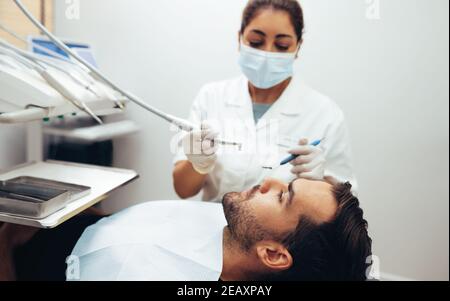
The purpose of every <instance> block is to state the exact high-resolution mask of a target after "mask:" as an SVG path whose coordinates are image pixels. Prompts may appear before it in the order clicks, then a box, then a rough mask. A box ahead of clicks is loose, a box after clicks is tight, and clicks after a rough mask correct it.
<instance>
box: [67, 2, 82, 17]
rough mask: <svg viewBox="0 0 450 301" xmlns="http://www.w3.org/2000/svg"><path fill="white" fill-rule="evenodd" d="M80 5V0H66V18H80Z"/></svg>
mask: <svg viewBox="0 0 450 301" xmlns="http://www.w3.org/2000/svg"><path fill="white" fill-rule="evenodd" d="M80 7H81V5H80V0H66V11H65V16H66V18H67V19H68V20H80V17H81V12H80Z"/></svg>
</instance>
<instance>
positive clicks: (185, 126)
mask: <svg viewBox="0 0 450 301" xmlns="http://www.w3.org/2000/svg"><path fill="white" fill-rule="evenodd" d="M13 1H14V3H15V4H16V5H17V7H18V8H19V9H20V10H21V11H22V12H23V14H24V15H25V16H26V17H27V18H28V19H29V20H30V21H31V22H32V23H33V24H34V25H35V26H36V27H37V28H38V29H39V30H40V31H41V32H42V33H44V34H45V35H46V36H47V37H48V38H49V39H50V40H51V41H52V42H53V43H55V44H56V46H58V47H59V48H60V49H61V50H63V51H65V52H66V54H67V55H69V56H71V57H72V58H74V59H75V61H77V62H78V63H79V64H81V65H83V66H84V67H86V68H87V69H89V70H90V71H91V73H92V75H93V76H94V78H97V79H99V80H101V81H103V82H104V83H106V84H108V85H109V86H111V87H112V88H113V89H114V90H116V91H118V92H120V93H121V94H122V95H124V96H125V97H127V98H128V99H129V100H131V101H132V102H134V103H135V104H137V105H139V106H140V107H142V108H143V109H145V110H147V111H149V112H151V113H153V114H154V115H156V116H158V117H160V118H162V119H164V120H166V121H168V122H169V123H172V124H174V125H176V126H177V127H178V128H180V129H181V130H184V131H186V132H191V131H193V130H195V129H196V128H197V127H196V126H195V125H193V124H191V123H189V122H188V121H186V120H183V119H181V118H177V117H174V116H172V115H170V114H166V113H164V112H163V111H161V110H159V109H157V108H155V107H153V106H151V105H149V104H148V103H146V102H144V101H143V100H141V99H140V98H139V97H137V96H135V95H133V94H132V93H130V92H127V91H124V90H123V89H121V88H120V87H119V86H117V85H116V84H114V83H113V82H112V81H111V80H109V79H108V78H107V77H106V76H104V75H103V74H102V73H101V72H100V71H99V70H98V69H97V68H95V67H93V66H91V65H90V64H88V63H87V62H86V61H85V60H84V59H83V58H81V57H80V56H79V55H78V54H77V53H75V52H74V51H72V50H71V49H70V48H69V47H68V46H66V45H65V44H64V43H63V42H62V41H61V40H60V39H58V38H57V37H56V36H54V35H53V34H52V33H51V32H50V31H48V29H47V28H46V27H45V26H43V25H42V24H41V23H40V22H39V21H38V20H37V19H36V18H35V17H34V16H33V15H32V14H31V13H30V12H29V11H28V9H27V8H26V7H25V6H24V5H23V4H22V2H21V1H20V0H13ZM214 142H215V143H218V144H221V145H231V146H238V147H239V149H241V148H242V143H238V142H229V141H224V140H221V139H215V140H214Z"/></svg>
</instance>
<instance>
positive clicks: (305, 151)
mask: <svg viewBox="0 0 450 301" xmlns="http://www.w3.org/2000/svg"><path fill="white" fill-rule="evenodd" d="M289 153H290V154H292V155H298V156H299V157H298V158H297V159H295V160H293V161H292V162H291V164H292V165H293V166H294V167H293V168H292V170H291V172H292V173H293V174H294V175H296V176H297V177H298V178H303V179H308V180H323V179H324V174H325V162H326V160H325V154H324V153H323V150H322V149H321V148H320V147H318V146H312V145H309V144H308V140H307V139H302V140H300V143H299V146H297V147H296V148H294V149H292V150H291V151H289Z"/></svg>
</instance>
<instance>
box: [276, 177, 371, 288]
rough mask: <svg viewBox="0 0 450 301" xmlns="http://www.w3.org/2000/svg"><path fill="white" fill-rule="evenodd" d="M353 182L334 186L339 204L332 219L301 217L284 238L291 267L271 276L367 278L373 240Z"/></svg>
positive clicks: (285, 278)
mask: <svg viewBox="0 0 450 301" xmlns="http://www.w3.org/2000/svg"><path fill="white" fill-rule="evenodd" d="M351 188H352V185H351V184H350V183H345V184H337V185H335V186H334V189H333V191H334V196H335V199H336V202H337V204H338V209H337V212H336V215H335V218H334V219H333V221H331V222H327V223H322V224H317V223H315V222H313V221H312V220H311V219H309V218H308V217H307V216H302V217H300V220H299V223H298V225H297V228H296V229H295V230H294V231H293V232H292V233H291V234H290V235H288V237H287V238H286V239H285V240H284V241H283V242H282V243H283V244H284V245H285V246H286V248H287V249H288V250H289V252H290V254H291V256H292V258H293V265H292V267H291V268H290V269H288V270H286V271H283V272H281V273H277V274H274V275H271V276H269V278H270V279H269V280H273V281H365V280H367V277H368V270H369V268H370V265H371V264H372V262H371V255H372V240H371V238H370V237H369V234H368V231H367V228H368V224H367V221H366V220H365V219H364V217H363V210H362V209H361V208H360V207H359V200H358V199H357V198H356V197H355V196H354V195H353V194H352V192H351Z"/></svg>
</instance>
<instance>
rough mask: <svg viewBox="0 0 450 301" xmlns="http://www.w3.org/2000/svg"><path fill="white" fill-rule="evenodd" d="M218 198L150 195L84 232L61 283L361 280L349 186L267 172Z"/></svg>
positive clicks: (359, 220)
mask: <svg viewBox="0 0 450 301" xmlns="http://www.w3.org/2000/svg"><path fill="white" fill-rule="evenodd" d="M222 203H223V204H222V205H223V208H222V206H220V205H219V204H212V203H200V202H186V201H176V202H171V201H164V202H149V203H145V204H142V205H138V206H135V207H132V208H130V209H127V210H125V211H123V212H121V213H119V214H116V215H113V216H112V217H109V218H106V219H103V220H101V221H100V222H99V223H97V224H96V225H94V226H91V227H90V228H88V229H87V230H86V231H85V233H84V234H83V235H82V237H81V239H80V240H79V242H78V244H77V246H76V247H75V249H74V251H73V252H72V255H73V256H72V257H71V259H70V260H69V265H68V270H67V278H68V280H182V281H185V280H207V281H208V280H212V281H217V280H219V279H220V280H223V281H235V280H236V281H237V280H244V281H245V280H275V281H277V280H287V281H308V280H351V281H363V280H366V273H367V270H368V268H369V263H367V259H368V258H369V256H370V255H371V239H370V238H369V236H368V233H367V222H366V221H365V220H364V219H363V211H362V210H361V208H360V207H359V201H358V199H357V198H356V197H354V196H353V195H352V193H351V185H350V184H348V183H346V184H335V185H332V184H329V183H327V182H322V181H309V180H303V179H297V180H295V181H293V182H291V183H289V185H287V184H286V183H282V182H279V181H277V180H273V179H269V180H266V181H264V183H262V184H261V185H260V186H257V187H254V188H253V189H251V190H249V191H245V192H240V193H238V192H232V193H228V194H226V195H225V196H224V198H223V202H222Z"/></svg>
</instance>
